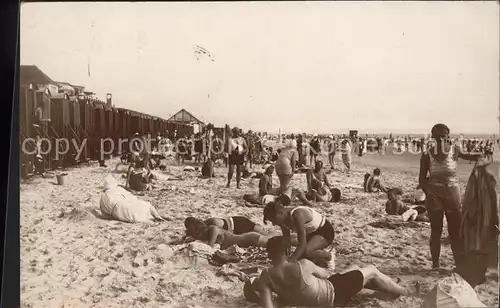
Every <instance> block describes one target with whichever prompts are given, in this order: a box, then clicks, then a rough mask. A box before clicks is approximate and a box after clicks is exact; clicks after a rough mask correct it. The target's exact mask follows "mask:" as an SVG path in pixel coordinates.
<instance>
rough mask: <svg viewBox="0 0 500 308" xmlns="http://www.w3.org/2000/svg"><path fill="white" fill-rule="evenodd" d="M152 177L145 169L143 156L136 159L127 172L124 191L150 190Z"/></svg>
mask: <svg viewBox="0 0 500 308" xmlns="http://www.w3.org/2000/svg"><path fill="white" fill-rule="evenodd" d="M153 178H154V175H153V174H152V173H151V171H150V170H149V169H148V168H146V160H145V158H144V156H143V155H140V156H139V157H136V158H135V160H134V162H133V163H132V164H131V165H130V167H129V169H128V172H127V180H126V183H125V189H129V188H130V189H132V190H135V191H144V190H151V188H152V186H151V182H152V180H153Z"/></svg>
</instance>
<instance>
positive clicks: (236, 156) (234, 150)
mask: <svg viewBox="0 0 500 308" xmlns="http://www.w3.org/2000/svg"><path fill="white" fill-rule="evenodd" d="M231 133H232V137H231V138H230V139H229V143H228V151H227V152H228V153H229V156H228V165H229V172H228V174H227V186H226V187H227V188H229V186H230V184H231V179H232V178H233V173H234V167H235V166H236V188H238V189H240V180H241V171H242V170H241V167H242V166H243V163H244V162H245V154H246V153H247V152H248V146H247V143H246V140H245V138H243V137H241V135H240V130H239V129H238V128H237V127H233V129H232V130H231Z"/></svg>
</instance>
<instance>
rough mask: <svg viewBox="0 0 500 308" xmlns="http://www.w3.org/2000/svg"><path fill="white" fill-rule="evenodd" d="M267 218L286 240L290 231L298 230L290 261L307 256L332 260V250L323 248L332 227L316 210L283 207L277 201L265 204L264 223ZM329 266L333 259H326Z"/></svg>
mask: <svg viewBox="0 0 500 308" xmlns="http://www.w3.org/2000/svg"><path fill="white" fill-rule="evenodd" d="M267 221H270V222H271V223H272V224H273V225H277V226H280V227H281V230H282V233H283V236H284V238H285V239H286V240H287V241H288V239H289V238H290V233H291V231H295V232H297V237H298V241H299V242H298V247H297V249H295V251H294V253H293V255H292V256H291V258H290V261H291V262H293V261H295V260H300V259H303V258H307V259H309V260H311V261H313V262H320V263H323V264H324V262H325V261H327V262H330V261H332V262H333V259H334V258H333V256H332V254H331V252H328V251H326V250H325V249H326V248H327V247H328V246H330V245H331V244H332V243H333V240H334V238H335V231H334V229H333V226H332V224H331V223H330V222H329V221H328V220H327V219H326V218H325V217H324V216H323V215H321V214H320V213H318V212H316V211H315V210H313V209H311V208H308V207H304V206H299V207H295V208H292V207H284V206H283V205H282V204H280V203H279V202H271V203H268V204H267V205H266V207H265V208H264V223H266V222H267ZM327 266H328V267H330V268H332V267H333V266H334V265H333V263H328V264H327Z"/></svg>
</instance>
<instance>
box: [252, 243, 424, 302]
mask: <svg viewBox="0 0 500 308" xmlns="http://www.w3.org/2000/svg"><path fill="white" fill-rule="evenodd" d="M286 250H287V241H286V240H285V239H284V238H283V237H273V238H271V239H269V240H268V242H267V245H266V251H267V254H268V256H269V258H270V259H271V262H272V267H270V268H266V269H264V270H263V271H262V273H261V274H260V276H259V277H258V278H256V279H255V280H253V281H248V282H246V283H245V286H244V289H243V290H244V292H243V293H244V295H245V297H246V298H247V299H248V300H251V301H254V302H259V303H260V304H261V305H262V306H264V307H274V303H273V300H272V294H273V293H275V294H277V295H278V299H277V302H278V304H279V305H280V306H281V305H282V306H305V307H310V306H314V307H333V306H334V305H346V304H347V303H348V302H349V301H350V300H351V299H352V298H353V297H354V296H355V295H356V294H357V293H359V292H360V291H361V290H362V289H364V288H366V289H371V290H374V291H379V292H384V293H387V294H389V295H391V296H394V297H396V298H397V297H399V296H401V295H403V296H411V295H413V294H415V293H414V292H413V291H411V290H409V289H406V288H403V287H402V286H400V285H398V284H397V283H396V282H395V281H393V280H392V279H391V278H390V277H388V276H387V275H385V274H383V273H381V272H380V271H379V270H378V269H377V268H376V267H375V266H373V265H369V266H366V267H363V268H359V267H357V266H353V267H351V268H349V269H347V270H346V271H344V272H342V273H336V274H333V275H331V274H330V273H329V272H328V271H326V270H325V269H323V268H321V267H318V266H317V265H315V264H314V263H313V262H311V261H310V260H307V259H302V260H298V261H297V260H287V257H286Z"/></svg>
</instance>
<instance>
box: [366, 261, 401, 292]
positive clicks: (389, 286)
mask: <svg viewBox="0 0 500 308" xmlns="http://www.w3.org/2000/svg"><path fill="white" fill-rule="evenodd" d="M358 271H360V272H361V274H363V278H364V280H363V287H364V288H366V289H370V290H374V291H379V292H384V293H389V294H391V295H395V296H400V295H410V291H409V290H407V289H405V288H403V287H401V286H399V285H398V284H397V283H396V282H395V281H394V280H392V279H391V278H390V277H389V276H387V275H385V274H383V273H382V272H380V271H379V270H378V269H377V268H376V267H375V266H373V265H369V266H367V267H363V268H360V269H358Z"/></svg>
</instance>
